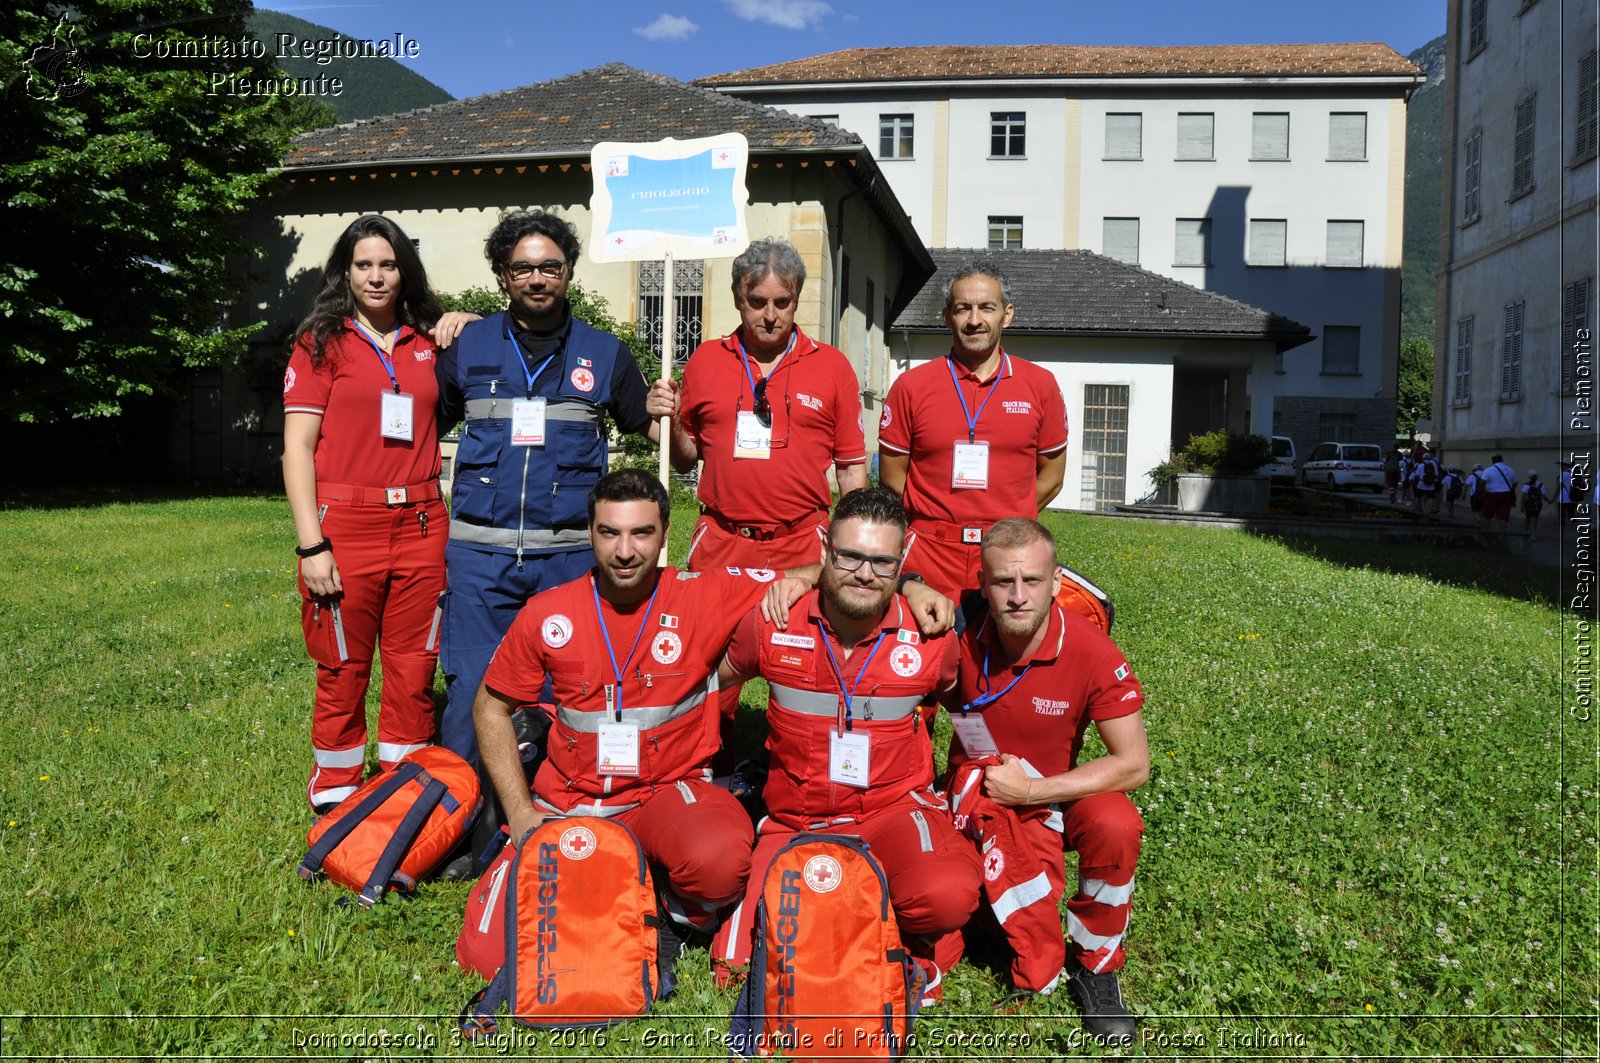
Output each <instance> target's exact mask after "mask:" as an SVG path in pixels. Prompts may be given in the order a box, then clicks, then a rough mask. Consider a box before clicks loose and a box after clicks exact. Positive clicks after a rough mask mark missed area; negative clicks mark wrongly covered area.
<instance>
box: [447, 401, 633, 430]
mask: <svg viewBox="0 0 1600 1063" xmlns="http://www.w3.org/2000/svg"><path fill="white" fill-rule="evenodd" d="M518 397H519V396H516V395H506V396H503V397H499V398H493V399H468V400H467V407H466V413H465V418H466V420H468V421H489V420H505V419H506V418H508V417H510V416H511V403H512V401H513V400H515V399H516V398H518ZM600 414H601V410H600V407H598V406H591V405H589V404H588V403H587V402H572V401H570V400H565V399H552V400H549V401H547V402H546V403H545V406H544V418H545V420H547V421H580V422H587V423H589V424H595V425H598V424H599V423H600Z"/></svg>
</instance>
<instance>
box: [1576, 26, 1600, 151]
mask: <svg viewBox="0 0 1600 1063" xmlns="http://www.w3.org/2000/svg"><path fill="white" fill-rule="evenodd" d="M1573 122H1574V124H1573V129H1572V158H1573V159H1574V161H1582V160H1584V159H1587V158H1589V157H1590V156H1591V155H1594V154H1595V153H1596V150H1597V149H1600V65H1597V63H1596V53H1595V50H1594V49H1593V48H1590V49H1589V51H1588V52H1587V53H1585V55H1584V57H1583V58H1582V59H1579V60H1578V106H1577V113H1576V114H1574V115H1573Z"/></svg>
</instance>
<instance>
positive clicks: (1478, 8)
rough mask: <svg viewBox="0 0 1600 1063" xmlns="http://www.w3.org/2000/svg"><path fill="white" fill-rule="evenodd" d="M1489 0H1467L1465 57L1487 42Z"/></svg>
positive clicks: (1481, 49) (1482, 47) (1480, 48)
mask: <svg viewBox="0 0 1600 1063" xmlns="http://www.w3.org/2000/svg"><path fill="white" fill-rule="evenodd" d="M1488 23H1489V0H1467V58H1468V59H1471V58H1472V57H1473V56H1474V55H1477V54H1478V53H1479V52H1481V51H1483V49H1484V46H1485V45H1487V44H1488V43H1489V35H1488Z"/></svg>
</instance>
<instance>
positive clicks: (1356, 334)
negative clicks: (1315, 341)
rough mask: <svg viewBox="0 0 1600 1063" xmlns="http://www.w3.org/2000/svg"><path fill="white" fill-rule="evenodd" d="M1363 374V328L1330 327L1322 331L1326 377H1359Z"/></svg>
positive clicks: (1323, 368)
mask: <svg viewBox="0 0 1600 1063" xmlns="http://www.w3.org/2000/svg"><path fill="white" fill-rule="evenodd" d="M1360 372H1361V326H1360V325H1328V326H1325V327H1324V328H1323V330H1322V373H1323V375H1324V376H1357V375H1359V374H1360Z"/></svg>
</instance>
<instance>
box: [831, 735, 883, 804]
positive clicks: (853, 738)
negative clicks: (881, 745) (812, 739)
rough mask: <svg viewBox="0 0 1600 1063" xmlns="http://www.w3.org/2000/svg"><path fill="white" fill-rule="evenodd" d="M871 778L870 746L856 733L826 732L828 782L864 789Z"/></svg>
mask: <svg viewBox="0 0 1600 1063" xmlns="http://www.w3.org/2000/svg"><path fill="white" fill-rule="evenodd" d="M871 777H872V745H871V743H870V742H868V741H867V736H866V735H865V734H864V733H861V732H858V731H846V732H845V733H844V734H840V733H839V732H838V731H837V730H834V729H829V731H828V781H829V782H831V783H838V784H839V785H840V786H854V787H856V788H857V789H866V787H867V783H868V780H869V779H871Z"/></svg>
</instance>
